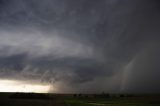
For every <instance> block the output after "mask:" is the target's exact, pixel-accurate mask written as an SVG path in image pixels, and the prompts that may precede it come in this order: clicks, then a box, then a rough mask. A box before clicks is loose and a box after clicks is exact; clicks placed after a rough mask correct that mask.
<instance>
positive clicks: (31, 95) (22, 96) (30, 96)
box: [10, 93, 50, 100]
mask: <svg viewBox="0 0 160 106" xmlns="http://www.w3.org/2000/svg"><path fill="white" fill-rule="evenodd" d="M10 98H12V99H46V100H47V99H50V97H49V95H47V94H39V93H14V94H12V95H11V96H10Z"/></svg>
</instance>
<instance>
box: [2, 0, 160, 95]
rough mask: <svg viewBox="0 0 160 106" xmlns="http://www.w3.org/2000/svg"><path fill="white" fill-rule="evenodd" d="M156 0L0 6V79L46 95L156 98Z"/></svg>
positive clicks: (18, 0) (53, 0)
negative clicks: (43, 87) (42, 89)
mask: <svg viewBox="0 0 160 106" xmlns="http://www.w3.org/2000/svg"><path fill="white" fill-rule="evenodd" d="M159 5H160V3H159V1H158V0H43V1H39V0H0V78H1V79H13V80H22V81H29V82H34V81H35V82H36V81H38V82H40V83H49V84H50V85H53V90H52V89H51V90H50V92H56V93H64V92H65V93H66V92H69V93H75V92H76V93H80V92H83V93H100V92H103V91H104V92H114V93H119V92H130V93H159V92H160V82H159V80H160V78H159V77H158V76H159V75H160V72H159V71H160V65H159V60H160V58H159V54H160V49H159V48H160V43H159V41H160V36H159V34H160V30H159V28H160V21H159V19H160V13H159V11H160V8H159Z"/></svg>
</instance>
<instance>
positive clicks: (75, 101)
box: [0, 93, 160, 106]
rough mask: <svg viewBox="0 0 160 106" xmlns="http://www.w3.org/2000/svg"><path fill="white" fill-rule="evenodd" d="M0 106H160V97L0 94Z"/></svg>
mask: <svg viewBox="0 0 160 106" xmlns="http://www.w3.org/2000/svg"><path fill="white" fill-rule="evenodd" d="M0 106H160V96H158V95H138V96H124V95H121V96H119V95H112V96H108V95H82V94H79V95H70V94H66V95H65V94H61V95H60V94H34V93H0Z"/></svg>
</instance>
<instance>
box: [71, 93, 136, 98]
mask: <svg viewBox="0 0 160 106" xmlns="http://www.w3.org/2000/svg"><path fill="white" fill-rule="evenodd" d="M134 96H135V95H132V94H108V93H102V94H73V97H77V98H78V97H86V98H87V97H93V98H111V97H134Z"/></svg>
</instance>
